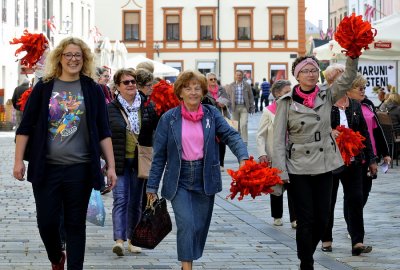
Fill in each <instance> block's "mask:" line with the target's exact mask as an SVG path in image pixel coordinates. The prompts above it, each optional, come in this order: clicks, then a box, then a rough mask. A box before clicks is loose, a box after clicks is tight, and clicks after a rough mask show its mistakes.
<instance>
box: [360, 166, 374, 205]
mask: <svg viewBox="0 0 400 270" xmlns="http://www.w3.org/2000/svg"><path fill="white" fill-rule="evenodd" d="M368 166H369V165H368V164H367V162H366V163H364V164H363V165H362V181H363V186H362V188H363V203H364V206H365V205H366V204H367V201H368V197H369V193H370V192H371V189H372V180H373V179H372V177H371V176H368Z"/></svg>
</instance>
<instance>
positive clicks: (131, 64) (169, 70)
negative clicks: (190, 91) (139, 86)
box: [125, 55, 179, 77]
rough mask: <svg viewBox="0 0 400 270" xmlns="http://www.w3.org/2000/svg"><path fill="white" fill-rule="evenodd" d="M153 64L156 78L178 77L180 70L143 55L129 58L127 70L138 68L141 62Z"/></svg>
mask: <svg viewBox="0 0 400 270" xmlns="http://www.w3.org/2000/svg"><path fill="white" fill-rule="evenodd" d="M146 61H149V62H152V63H153V65H154V73H153V75H154V76H155V77H170V76H171V77H172V76H178V74H179V70H178V69H176V68H173V67H170V66H168V65H165V64H163V63H160V62H157V61H154V60H151V59H149V58H146V57H144V56H142V55H138V56H135V57H132V58H129V59H128V60H127V61H126V63H125V67H127V68H136V66H137V65H138V64H139V63H141V62H146Z"/></svg>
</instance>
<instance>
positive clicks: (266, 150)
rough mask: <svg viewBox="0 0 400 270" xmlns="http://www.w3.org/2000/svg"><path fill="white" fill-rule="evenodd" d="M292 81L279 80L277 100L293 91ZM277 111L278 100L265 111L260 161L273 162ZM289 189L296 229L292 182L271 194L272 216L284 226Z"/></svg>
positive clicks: (259, 133) (260, 128)
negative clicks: (284, 212) (284, 208)
mask: <svg viewBox="0 0 400 270" xmlns="http://www.w3.org/2000/svg"><path fill="white" fill-rule="evenodd" d="M290 85H291V83H290V81H287V80H278V81H276V82H275V83H274V84H273V85H272V87H271V92H272V95H273V96H274V98H275V99H276V100H278V99H279V98H280V97H281V96H283V95H285V94H287V93H289V92H290V91H291V88H290ZM275 112H276V101H274V102H273V103H272V104H271V105H269V106H267V107H266V110H265V111H264V112H263V114H262V116H261V119H260V124H259V126H258V131H257V137H256V140H257V151H258V154H259V158H258V160H259V162H271V159H272V153H273V138H274V132H273V124H274V118H275ZM285 189H286V190H287V197H288V206H289V219H290V223H291V226H292V228H293V229H296V227H297V222H296V214H295V212H294V205H293V199H292V194H291V193H292V191H291V189H290V183H289V182H286V183H285V184H284V185H283V186H279V187H275V188H274V192H273V193H271V194H270V205H271V216H272V218H273V219H274V223H273V224H274V225H275V226H282V225H283V223H282V215H283V191H284V190H285Z"/></svg>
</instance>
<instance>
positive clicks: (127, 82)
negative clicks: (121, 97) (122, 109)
mask: <svg viewBox="0 0 400 270" xmlns="http://www.w3.org/2000/svg"><path fill="white" fill-rule="evenodd" d="M121 83H123V84H124V85H129V84H130V83H131V84H136V81H135V80H126V81H122V82H121Z"/></svg>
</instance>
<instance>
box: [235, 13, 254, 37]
mask: <svg viewBox="0 0 400 270" xmlns="http://www.w3.org/2000/svg"><path fill="white" fill-rule="evenodd" d="M237 21H238V24H237V31H238V35H237V36H238V40H250V39H251V16H250V15H238V17H237Z"/></svg>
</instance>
